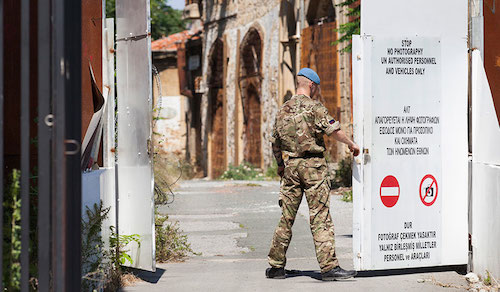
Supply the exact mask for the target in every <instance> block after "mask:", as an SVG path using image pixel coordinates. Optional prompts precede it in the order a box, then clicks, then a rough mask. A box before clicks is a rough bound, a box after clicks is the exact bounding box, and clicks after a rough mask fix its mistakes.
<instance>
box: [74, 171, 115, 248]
mask: <svg viewBox="0 0 500 292" xmlns="http://www.w3.org/2000/svg"><path fill="white" fill-rule="evenodd" d="M101 201H102V203H103V207H104V208H110V210H109V213H108V219H107V220H106V221H105V222H104V223H103V227H102V237H103V239H104V240H105V242H106V241H107V239H108V238H109V235H110V231H109V227H110V226H116V215H115V214H116V213H115V210H116V209H115V206H116V204H115V169H114V168H101V169H98V170H94V171H91V172H85V173H82V219H83V220H86V219H87V214H86V210H87V207H88V208H90V209H91V210H93V206H94V204H98V205H99V202H101Z"/></svg>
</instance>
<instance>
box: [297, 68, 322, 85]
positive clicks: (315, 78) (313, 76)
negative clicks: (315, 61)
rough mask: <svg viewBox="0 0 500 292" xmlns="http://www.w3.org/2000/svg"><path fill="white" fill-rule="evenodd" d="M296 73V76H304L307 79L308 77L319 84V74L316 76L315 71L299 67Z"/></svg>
mask: <svg viewBox="0 0 500 292" xmlns="http://www.w3.org/2000/svg"><path fill="white" fill-rule="evenodd" d="M297 75H298V76H304V77H306V78H307V79H309V80H311V81H312V82H314V83H316V84H318V85H319V76H318V74H316V72H314V70H312V69H310V68H302V69H300V71H299V74H297Z"/></svg>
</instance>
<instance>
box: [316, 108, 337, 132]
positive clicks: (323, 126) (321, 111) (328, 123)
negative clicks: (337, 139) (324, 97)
mask: <svg viewBox="0 0 500 292" xmlns="http://www.w3.org/2000/svg"><path fill="white" fill-rule="evenodd" d="M315 114H316V118H315V126H316V131H318V132H320V133H325V134H327V135H328V136H330V135H331V134H332V133H333V132H335V131H337V130H340V123H339V122H338V121H336V120H335V119H334V118H333V117H332V116H330V114H329V113H328V110H327V109H326V107H325V106H324V105H322V104H319V105H318V106H316V110H315Z"/></svg>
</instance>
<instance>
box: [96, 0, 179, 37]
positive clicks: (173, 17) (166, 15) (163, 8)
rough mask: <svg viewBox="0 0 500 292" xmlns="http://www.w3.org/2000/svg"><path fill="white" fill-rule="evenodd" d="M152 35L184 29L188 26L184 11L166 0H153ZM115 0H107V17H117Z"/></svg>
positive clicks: (160, 35)
mask: <svg viewBox="0 0 500 292" xmlns="http://www.w3.org/2000/svg"><path fill="white" fill-rule="evenodd" d="M150 7H151V36H152V38H153V39H159V38H161V37H162V36H168V35H170V34H173V33H177V32H180V31H183V30H184V29H185V27H186V23H185V21H184V20H183V19H182V11H180V10H176V9H173V8H172V7H171V6H169V5H168V4H167V1H165V0H151V4H150ZM115 12H116V10H115V0H107V1H106V17H115Z"/></svg>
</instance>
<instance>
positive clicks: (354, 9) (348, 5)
mask: <svg viewBox="0 0 500 292" xmlns="http://www.w3.org/2000/svg"><path fill="white" fill-rule="evenodd" d="M356 2H357V0H345V1H344V2H342V3H340V4H338V5H337V6H340V7H343V8H344V9H346V10H347V14H346V15H347V16H349V18H352V20H351V21H349V22H347V23H345V24H341V25H340V27H339V29H338V30H337V31H338V32H340V33H341V34H342V36H341V37H340V38H339V39H338V40H337V41H335V44H340V43H344V42H347V43H348V45H347V46H346V47H345V48H344V49H342V50H341V51H342V52H351V51H352V43H351V39H352V35H353V34H360V32H361V5H360V4H359V3H358V4H356Z"/></svg>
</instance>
